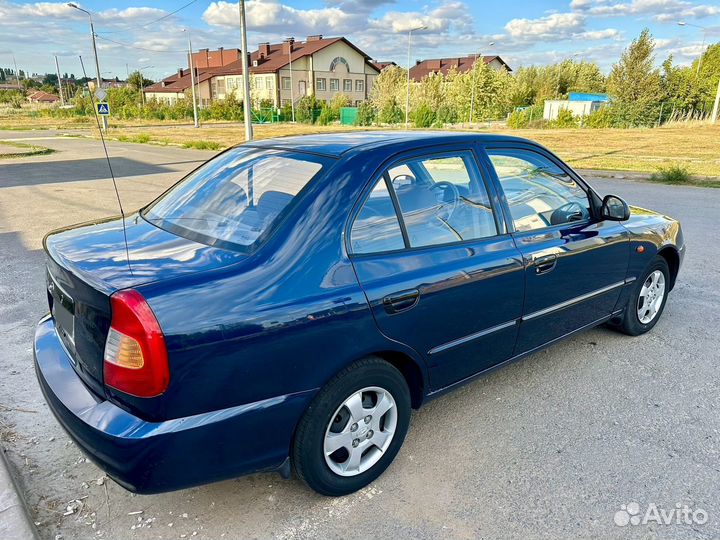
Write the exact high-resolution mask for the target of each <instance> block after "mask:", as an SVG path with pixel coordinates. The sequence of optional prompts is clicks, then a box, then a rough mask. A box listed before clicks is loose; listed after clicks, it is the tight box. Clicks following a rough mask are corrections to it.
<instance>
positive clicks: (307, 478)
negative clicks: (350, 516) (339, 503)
mask: <svg viewBox="0 0 720 540" xmlns="http://www.w3.org/2000/svg"><path fill="white" fill-rule="evenodd" d="M348 404H349V406H348ZM351 409H352V411H351ZM410 409H411V404H410V391H409V389H408V386H407V383H406V381H405V378H404V377H403V375H402V374H401V373H400V372H399V371H398V370H397V369H396V368H395V367H394V366H392V365H391V364H389V363H388V362H385V361H384V360H382V359H381V358H378V357H368V358H364V359H363V360H359V361H358V362H355V363H354V364H352V365H350V366H348V367H347V368H345V369H343V370H342V371H341V372H340V373H338V374H337V375H336V376H335V377H333V378H332V379H331V380H330V381H329V382H328V383H327V384H326V385H325V386H324V387H323V388H322V389H321V390H320V392H319V393H318V395H317V396H316V397H315V398H314V399H313V401H312V403H311V404H310V406H309V407H308V409H307V411H305V414H304V415H303V417H302V418H301V420H300V422H299V424H298V427H297V430H296V431H295V438H294V440H293V445H292V463H293V466H294V468H295V472H296V473H297V475H298V477H299V478H300V479H301V480H302V481H303V482H304V483H305V484H306V485H307V486H308V487H310V488H311V489H313V490H315V491H317V492H318V493H320V494H322V495H328V496H341V495H347V494H349V493H353V492H355V491H357V490H359V489H361V488H363V487H365V486H367V485H368V484H370V483H371V482H372V481H373V480H375V479H376V478H377V477H378V476H380V475H381V474H382V473H383V472H384V471H385V469H387V468H388V466H389V465H390V463H392V461H393V459H395V456H396V455H397V453H398V451H399V450H400V447H401V446H402V443H403V441H404V440H405V435H406V434H407V430H408V427H409V425H410ZM353 411H354V412H353ZM375 411H378V414H376V415H375V417H373V414H372V413H373V412H375ZM368 417H370V420H369V421H366V420H368ZM354 445H356V446H354ZM336 447H337V449H336V450H333V449H334V448H336ZM381 448H382V450H381ZM331 450H332V453H330V455H326V454H327V453H328V452H330V451H331ZM358 456H360V457H359V458H358ZM356 465H357V467H356Z"/></svg>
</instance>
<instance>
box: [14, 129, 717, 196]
mask: <svg viewBox="0 0 720 540" xmlns="http://www.w3.org/2000/svg"><path fill="white" fill-rule="evenodd" d="M73 120H75V119H73ZM84 120H85V122H83V123H80V122H75V121H73V122H69V121H63V120H58V119H51V118H27V117H24V118H22V117H20V116H15V117H12V118H7V117H5V118H2V117H0V129H3V128H4V129H10V128H14V129H61V130H68V131H69V130H73V129H83V130H87V129H88V128H89V127H90V128H93V127H94V126H93V124H91V123H90V122H91V121H92V118H89V119H84ZM111 123H112V126H113V127H111V129H110V132H109V136H110V138H115V139H124V140H130V141H133V140H134V141H138V142H149V143H151V144H176V145H179V146H187V147H197V146H198V144H199V143H198V141H201V142H202V145H201V146H204V147H205V148H225V147H228V146H232V145H234V144H238V143H241V142H243V141H244V139H245V136H244V129H243V126H242V124H239V123H235V124H231V123H204V124H203V126H202V127H201V128H200V129H199V130H197V129H195V128H193V127H192V125H189V124H187V123H182V122H158V121H141V120H132V121H117V120H111ZM358 129H363V128H353V127H348V126H339V125H330V126H314V125H306V124H263V125H257V126H255V137H256V138H258V139H265V138H269V137H279V136H287V135H300V134H310V133H328V132H341V131H351V130H358ZM375 129H377V128H375ZM481 131H490V132H497V133H502V134H507V135H516V136H518V137H525V138H528V139H532V140H535V141H537V142H539V143H540V144H542V145H544V146H546V147H547V148H549V149H550V150H552V151H554V152H556V153H557V154H558V155H559V156H560V157H561V158H563V159H564V160H566V161H567V162H568V163H569V164H570V165H571V166H573V167H575V168H578V169H598V170H617V171H634V172H643V173H653V172H655V171H657V170H658V169H660V168H663V167H669V166H671V165H676V164H677V165H681V166H683V167H684V168H686V169H687V171H688V172H689V173H690V174H691V175H692V176H693V177H694V179H695V180H694V182H695V183H702V178H703V177H720V142H719V141H720V125H715V126H711V125H708V124H698V123H695V122H693V123H689V124H687V125H686V124H677V123H676V124H674V125H672V126H668V127H662V128H659V129H546V130H532V129H523V130H510V129H505V128H501V127H493V128H491V129H489V130H481Z"/></svg>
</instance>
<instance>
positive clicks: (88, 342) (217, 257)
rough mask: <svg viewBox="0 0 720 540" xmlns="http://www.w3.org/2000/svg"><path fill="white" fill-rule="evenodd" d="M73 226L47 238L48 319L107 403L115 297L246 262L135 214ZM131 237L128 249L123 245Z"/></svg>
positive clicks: (238, 255)
mask: <svg viewBox="0 0 720 540" xmlns="http://www.w3.org/2000/svg"><path fill="white" fill-rule="evenodd" d="M125 221H126V226H127V228H126V231H125V232H124V231H123V222H122V219H121V218H119V217H117V218H111V219H108V220H104V221H100V222H93V223H86V224H81V225H76V226H74V227H70V228H67V229H62V230H59V231H54V232H51V233H50V234H48V236H47V237H46V238H45V241H44V246H45V251H46V253H47V255H48V257H47V273H46V274H47V275H46V281H47V293H48V304H49V306H50V311H51V313H52V314H53V317H54V319H55V324H56V327H57V330H58V334H59V335H60V339H61V340H62V342H63V344H64V345H65V348H66V349H67V351H68V353H69V355H70V357H71V360H72V362H73V364H74V367H75V370H76V371H77V373H78V375H79V376H80V377H81V378H82V379H83V381H85V383H86V384H87V385H88V386H89V387H90V388H91V389H92V390H93V391H95V392H96V393H97V394H99V395H104V393H105V392H104V387H103V354H104V350H105V340H106V338H107V334H108V331H109V329H110V322H111V317H112V313H111V309H110V295H112V293H114V292H115V291H117V290H120V289H126V288H130V287H138V286H140V285H143V284H146V283H150V282H153V281H158V280H167V279H172V278H175V277H178V276H181V275H184V274H189V273H195V272H201V271H205V270H212V269H217V268H220V267H225V266H228V265H231V264H234V263H236V262H239V261H241V260H243V259H244V258H246V255H244V254H242V253H239V252H234V251H229V250H225V249H220V248H216V247H212V246H207V245H205V244H200V243H198V242H194V241H192V240H188V239H186V238H183V237H181V236H177V235H175V234H172V233H169V232H167V231H165V230H163V229H160V228H158V227H156V226H155V225H152V224H151V223H148V222H147V221H145V220H144V219H143V218H142V217H140V216H139V215H138V214H134V215H131V216H128V218H126V220H125ZM126 236H127V246H126V244H125V237H126Z"/></svg>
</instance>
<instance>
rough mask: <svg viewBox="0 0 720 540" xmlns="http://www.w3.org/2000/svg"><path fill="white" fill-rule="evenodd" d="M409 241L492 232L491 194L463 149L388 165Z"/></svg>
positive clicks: (426, 241) (454, 239)
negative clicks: (452, 152) (457, 151)
mask: <svg viewBox="0 0 720 540" xmlns="http://www.w3.org/2000/svg"><path fill="white" fill-rule="evenodd" d="M388 175H389V177H390V180H391V184H392V186H393V189H395V193H396V194H397V199H398V202H399V203H400V210H401V211H402V218H403V222H404V223H405V227H406V229H407V233H408V239H409V241H410V246H411V247H421V246H432V245H438V244H448V243H452V242H462V241H465V240H475V239H480V238H487V237H489V236H494V235H496V234H497V226H496V224H495V218H494V217H493V212H492V207H491V206H490V198H489V197H488V194H487V191H486V189H485V184H484V183H483V181H482V179H481V178H480V174H479V172H478V171H477V169H476V167H475V164H474V159H473V157H472V156H471V154H469V153H467V152H462V153H457V154H447V155H441V156H437V157H427V158H419V159H412V160H408V161H404V162H400V163H398V164H397V165H395V166H393V167H391V168H390V169H389V170H388Z"/></svg>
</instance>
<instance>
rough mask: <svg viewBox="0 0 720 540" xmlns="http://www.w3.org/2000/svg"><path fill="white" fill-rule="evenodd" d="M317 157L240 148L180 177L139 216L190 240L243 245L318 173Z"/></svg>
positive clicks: (276, 217)
mask: <svg viewBox="0 0 720 540" xmlns="http://www.w3.org/2000/svg"><path fill="white" fill-rule="evenodd" d="M322 163H323V161H322V160H321V159H320V158H316V157H315V156H311V155H305V154H297V153H290V152H286V151H281V150H272V149H258V148H252V147H247V146H246V147H238V148H233V149H231V150H228V151H227V152H225V153H223V154H220V155H219V156H218V157H216V158H214V159H212V160H210V161H208V162H207V163H206V164H205V165H203V166H201V167H200V168H199V169H197V170H196V171H195V172H193V173H191V174H190V175H189V176H188V177H186V178H185V179H183V180H181V181H180V182H178V183H177V184H176V185H175V186H173V187H172V188H171V189H170V190H169V191H168V192H166V193H165V194H164V195H162V196H161V197H160V198H159V199H158V200H156V201H155V202H154V203H153V204H152V205H150V206H149V207H147V208H146V209H145V210H144V211H143V213H142V215H143V217H144V218H145V219H147V220H148V221H150V222H151V223H153V224H155V225H157V226H158V227H161V228H163V229H166V230H169V231H171V232H173V233H175V234H178V235H180V236H185V237H186V238H190V239H191V240H196V241H198V242H203V243H206V244H210V245H218V246H220V247H231V248H239V249H243V250H244V249H247V248H249V247H250V246H252V245H253V244H254V243H255V242H256V241H257V240H258V237H260V235H262V234H263V233H265V232H267V231H269V230H270V229H271V228H273V226H274V225H275V224H276V223H277V222H278V221H279V216H281V214H282V212H283V210H284V209H285V208H286V207H287V206H288V205H289V204H290V203H291V202H292V200H293V199H294V198H295V197H296V196H297V195H298V193H300V191H301V190H302V189H303V188H304V187H305V186H306V185H307V184H308V183H309V182H310V181H311V180H312V179H313V178H314V177H315V176H317V174H318V173H319V172H320V170H321V169H322V167H323V165H322Z"/></svg>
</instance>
